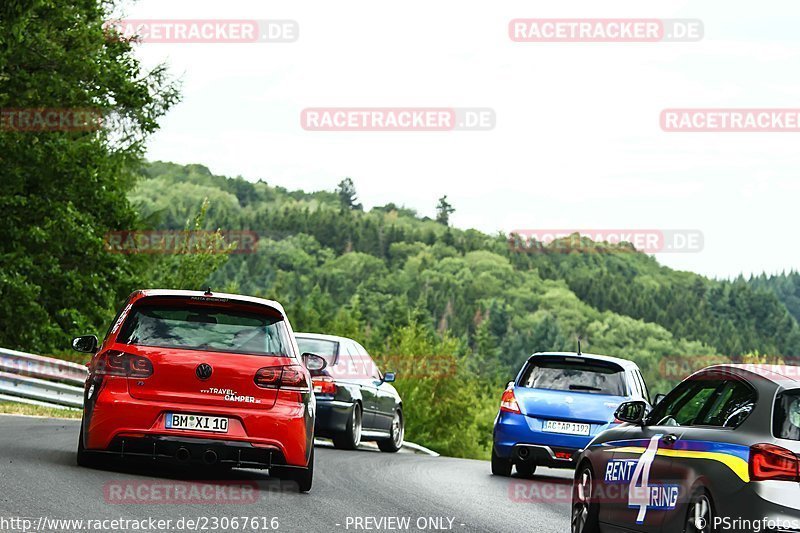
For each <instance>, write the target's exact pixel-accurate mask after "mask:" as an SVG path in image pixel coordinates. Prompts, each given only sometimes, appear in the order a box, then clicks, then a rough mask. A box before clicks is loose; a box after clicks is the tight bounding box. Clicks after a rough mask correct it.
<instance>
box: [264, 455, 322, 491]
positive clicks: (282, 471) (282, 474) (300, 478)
mask: <svg viewBox="0 0 800 533" xmlns="http://www.w3.org/2000/svg"><path fill="white" fill-rule="evenodd" d="M269 475H270V476H274V477H276V478H278V479H285V480H288V481H294V482H295V483H297V491H298V492H308V491H310V490H311V484H312V483H313V481H314V448H311V456H310V457H309V459H308V466H307V467H306V468H283V467H280V466H274V467H272V468H270V470H269Z"/></svg>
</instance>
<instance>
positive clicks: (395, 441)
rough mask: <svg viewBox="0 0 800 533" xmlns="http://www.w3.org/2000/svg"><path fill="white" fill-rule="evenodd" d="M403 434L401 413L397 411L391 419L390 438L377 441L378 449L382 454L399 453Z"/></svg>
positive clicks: (403, 427)
mask: <svg viewBox="0 0 800 533" xmlns="http://www.w3.org/2000/svg"><path fill="white" fill-rule="evenodd" d="M404 434H405V426H404V423H403V412H402V411H400V409H398V410H397V411H395V413H394V418H393V419H392V438H391V439H386V440H379V441H378V448H380V450H381V451H382V452H389V453H395V452H398V451H400V448H402V447H403V435H404Z"/></svg>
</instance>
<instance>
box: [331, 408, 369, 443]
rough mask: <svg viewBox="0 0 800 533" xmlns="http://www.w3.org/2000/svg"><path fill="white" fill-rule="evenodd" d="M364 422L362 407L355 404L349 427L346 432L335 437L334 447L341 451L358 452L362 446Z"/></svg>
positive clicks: (348, 420)
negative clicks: (362, 425)
mask: <svg viewBox="0 0 800 533" xmlns="http://www.w3.org/2000/svg"><path fill="white" fill-rule="evenodd" d="M362 420H363V415H362V412H361V405H359V404H357V403H356V404H353V410H352V411H351V412H350V418H348V419H347V427H346V429H345V431H344V432H342V433H339V434H338V435H334V436H333V446H334V447H335V448H337V449H339V450H357V449H358V445H359V444H361V424H362Z"/></svg>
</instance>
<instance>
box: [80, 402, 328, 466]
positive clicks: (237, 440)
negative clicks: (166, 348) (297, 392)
mask: <svg viewBox="0 0 800 533" xmlns="http://www.w3.org/2000/svg"><path fill="white" fill-rule="evenodd" d="M313 401H314V400H313V396H312V395H309V398H306V402H307V403H308V402H313ZM169 412H175V413H185V414H195V415H211V416H224V417H227V418H228V419H229V427H228V432H227V433H214V432H206V431H190V430H189V431H187V430H172V429H166V428H165V423H164V422H165V416H166V413H169ZM84 417H85V421H84V423H85V426H84V434H85V441H84V446H85V448H86V449H87V450H91V451H104V452H105V451H108V452H113V453H120V454H121V455H134V454H137V455H138V454H141V455H147V456H151V457H152V456H153V453H154V452H153V448H154V445H155V455H156V458H160V459H167V458H174V457H175V454H176V453H177V449H178V448H180V447H181V446H183V447H185V448H187V449H188V450H189V451H190V459H192V460H194V459H195V458H197V459H202V452H203V451H205V450H206V449H213V450H214V451H215V452H216V453H217V455H218V457H220V458H223V459H224V460H225V461H233V460H235V461H238V460H239V459H238V457H239V452H240V451H241V453H242V454H243V457H244V458H247V459H248V462H252V463H254V464H261V465H264V464H268V463H269V462H271V463H272V464H284V465H287V466H300V467H305V466H306V465H307V464H308V458H309V456H310V453H311V448H312V447H313V439H314V418H313V415H312V409H309V408H307V407H306V403H296V402H283V401H281V400H279V401H277V402H276V403H275V405H274V406H273V407H272V408H271V409H264V410H260V409H253V408H241V407H239V406H237V405H231V406H230V408H224V409H221V408H219V407H207V406H203V405H195V404H180V403H162V402H153V401H148V400H137V399H134V398H132V397H131V396H130V395H128V393H127V390H125V391H124V392H123V391H122V390H115V389H114V387H109V388H107V389H103V390H101V392H100V393H99V394H97V395H96V397H95V398H92V401H88V402H87V407H86V408H85V410H84ZM123 441H124V442H125V450H123V449H122V442H123ZM201 448H202V450H201ZM195 456H197V457H195ZM223 464H230V463H223Z"/></svg>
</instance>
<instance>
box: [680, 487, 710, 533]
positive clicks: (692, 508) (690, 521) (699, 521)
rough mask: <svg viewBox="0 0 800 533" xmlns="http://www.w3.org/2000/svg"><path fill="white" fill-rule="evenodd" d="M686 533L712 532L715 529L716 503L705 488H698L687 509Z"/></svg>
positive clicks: (684, 529)
mask: <svg viewBox="0 0 800 533" xmlns="http://www.w3.org/2000/svg"><path fill="white" fill-rule="evenodd" d="M683 531H684V533H710V532H712V531H716V530H715V529H714V503H713V502H712V501H711V496H709V494H708V492H706V490H705V489H702V488H701V489H698V490H696V491H695V492H694V494H693V495H692V499H691V500H690V501H689V507H688V508H687V510H686V524H685V525H684V528H683Z"/></svg>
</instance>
